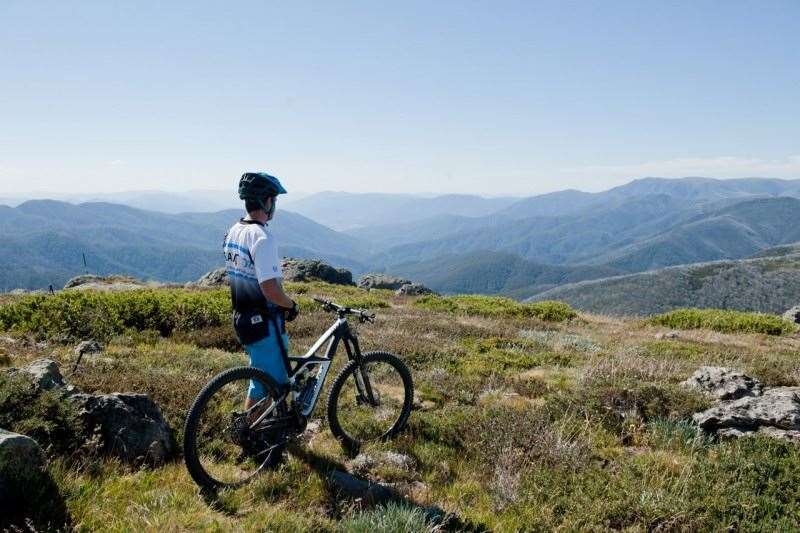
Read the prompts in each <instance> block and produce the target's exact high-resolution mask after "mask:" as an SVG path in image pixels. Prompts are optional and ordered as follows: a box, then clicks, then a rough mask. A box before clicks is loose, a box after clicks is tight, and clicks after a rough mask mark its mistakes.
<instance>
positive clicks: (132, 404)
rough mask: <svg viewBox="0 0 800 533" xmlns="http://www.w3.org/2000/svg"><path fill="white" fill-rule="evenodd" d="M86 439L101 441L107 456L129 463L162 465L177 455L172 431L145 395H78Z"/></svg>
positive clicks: (75, 403)
mask: <svg viewBox="0 0 800 533" xmlns="http://www.w3.org/2000/svg"><path fill="white" fill-rule="evenodd" d="M70 401H71V402H73V404H74V405H75V406H76V408H77V409H78V412H79V414H80V417H81V420H82V422H83V426H84V432H85V435H86V437H87V438H91V437H92V436H94V435H99V437H100V443H99V444H100V448H101V451H103V452H104V453H107V454H110V455H113V456H116V457H119V458H120V459H122V460H123V461H125V462H128V463H142V462H146V463H148V464H156V465H157V464H162V463H164V462H165V461H166V460H167V459H168V458H169V457H170V456H171V455H172V453H173V452H174V451H175V442H174V440H173V438H172V430H171V428H170V427H169V424H167V422H166V420H164V417H163V415H162V414H161V410H160V409H159V408H158V405H156V404H155V403H154V402H153V401H152V400H151V399H150V397H149V396H147V395H146V394H120V393H114V394H75V395H73V396H72V397H70Z"/></svg>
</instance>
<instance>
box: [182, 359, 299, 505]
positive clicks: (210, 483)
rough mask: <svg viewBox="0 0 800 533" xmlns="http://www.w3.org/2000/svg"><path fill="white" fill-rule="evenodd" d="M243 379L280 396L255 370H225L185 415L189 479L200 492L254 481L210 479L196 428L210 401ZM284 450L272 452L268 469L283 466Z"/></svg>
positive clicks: (263, 375) (251, 368) (269, 377)
mask: <svg viewBox="0 0 800 533" xmlns="http://www.w3.org/2000/svg"><path fill="white" fill-rule="evenodd" d="M243 379H256V380H258V381H259V382H260V383H261V385H262V386H264V387H265V389H266V390H267V391H268V394H270V395H271V396H272V397H273V398H274V397H276V396H277V390H278V386H277V384H276V383H275V381H274V380H273V379H272V377H271V376H270V375H268V374H267V373H265V372H264V371H262V370H259V369H257V368H254V367H248V366H242V367H235V368H231V369H229V370H225V371H224V372H221V373H219V374H217V375H216V376H214V377H213V378H212V379H211V381H209V382H208V383H207V384H206V386H205V387H203V389H202V390H201V391H200V393H199V394H198V395H197V397H196V398H195V400H194V402H193V403H192V406H191V407H190V408H189V411H188V413H187V415H186V423H185V424H184V430H183V460H184V463H185V464H186V469H187V470H188V471H189V475H190V476H191V477H192V479H193V480H194V481H195V483H197V484H198V485H199V486H200V487H201V488H204V489H208V490H218V489H221V488H226V487H238V486H241V485H244V484H246V483H248V482H249V481H250V480H251V479H252V478H247V479H246V480H244V481H242V482H240V483H223V482H220V481H218V480H216V479H214V478H213V477H211V476H210V475H209V474H208V473H207V472H206V470H205V468H203V465H202V464H201V462H200V457H199V456H198V453H197V427H198V423H199V422H200V417H201V415H202V414H203V409H204V408H205V406H206V404H207V402H208V400H209V399H210V398H211V397H212V396H213V395H214V393H215V392H217V391H218V390H219V389H221V388H222V387H223V386H225V385H226V384H228V383H230V382H233V381H237V380H243ZM278 409H279V410H280V412H281V414H283V412H284V411H285V410H286V406H285V404H283V405H280V406H278ZM284 449H285V445H284V446H280V447H278V448H276V449H274V450H272V451H271V452H270V454H269V456H268V457H267V459H266V460H265V466H266V468H272V467H274V466H276V465H277V464H279V463H280V461H281V458H282V456H283V452H284Z"/></svg>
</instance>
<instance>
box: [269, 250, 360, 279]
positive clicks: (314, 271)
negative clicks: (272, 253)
mask: <svg viewBox="0 0 800 533" xmlns="http://www.w3.org/2000/svg"><path fill="white" fill-rule="evenodd" d="M281 268H282V269H283V279H284V280H286V281H325V282H327V283H333V284H336V285H353V274H352V273H351V272H350V271H349V270H345V269H343V268H334V267H332V266H330V265H329V264H327V263H323V262H322V261H318V260H316V259H292V258H291V257H285V258H284V259H283V261H281Z"/></svg>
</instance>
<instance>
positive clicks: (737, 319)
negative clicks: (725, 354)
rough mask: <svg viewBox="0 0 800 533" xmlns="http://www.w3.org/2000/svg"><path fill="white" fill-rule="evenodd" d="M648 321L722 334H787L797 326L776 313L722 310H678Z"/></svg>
mask: <svg viewBox="0 0 800 533" xmlns="http://www.w3.org/2000/svg"><path fill="white" fill-rule="evenodd" d="M648 323H650V324H652V325H657V326H666V327H669V328H674V329H701V328H703V329H712V330H714V331H719V332H721V333H765V334H767V335H786V334H789V333H793V332H795V331H797V326H795V325H794V324H792V323H791V322H789V321H787V320H783V319H782V318H781V317H779V316H777V315H769V314H763V313H745V312H742V311H731V310H723V309H676V310H674V311H670V312H668V313H663V314H660V315H656V316H653V317H651V318H650V319H648Z"/></svg>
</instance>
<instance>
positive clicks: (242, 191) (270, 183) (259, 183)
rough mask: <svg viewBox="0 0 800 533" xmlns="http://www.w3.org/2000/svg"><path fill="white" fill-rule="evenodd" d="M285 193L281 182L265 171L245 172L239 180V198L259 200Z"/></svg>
mask: <svg viewBox="0 0 800 533" xmlns="http://www.w3.org/2000/svg"><path fill="white" fill-rule="evenodd" d="M279 194H286V189H284V188H283V185H281V182H280V180H279V179H278V178H276V177H275V176H270V175H269V174H267V173H266V172H245V173H244V174H242V177H241V179H240V180H239V198H241V199H242V200H254V201H256V202H261V201H262V200H264V199H265V198H268V197H270V196H278V195H279Z"/></svg>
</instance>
